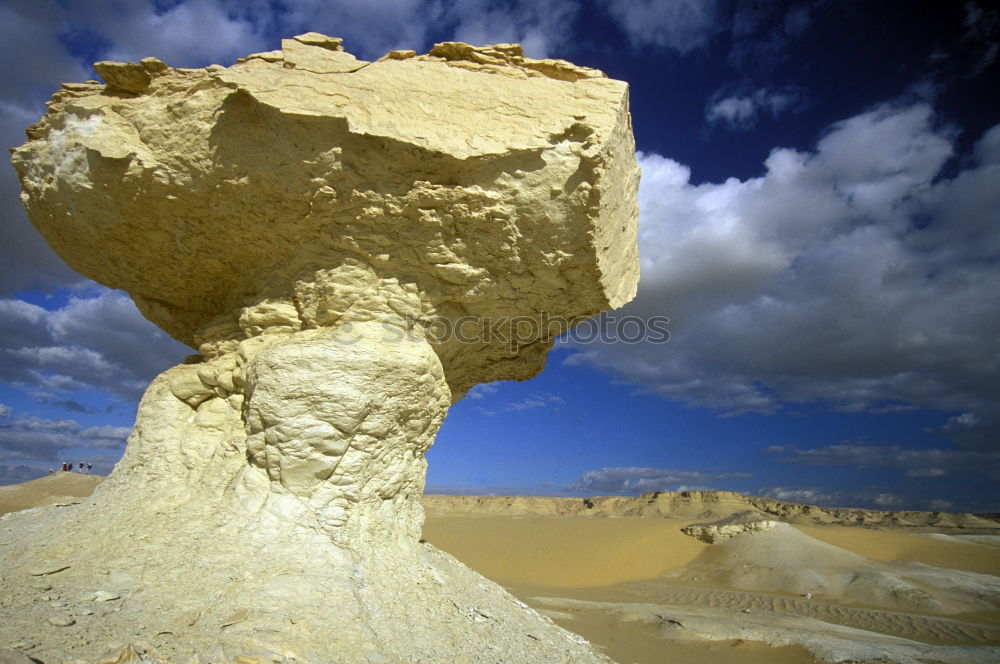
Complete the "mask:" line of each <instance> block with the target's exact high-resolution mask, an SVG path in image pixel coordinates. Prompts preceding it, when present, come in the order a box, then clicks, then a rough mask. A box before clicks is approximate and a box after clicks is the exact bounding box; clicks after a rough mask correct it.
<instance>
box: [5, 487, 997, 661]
mask: <svg viewBox="0 0 1000 664" xmlns="http://www.w3.org/2000/svg"><path fill="white" fill-rule="evenodd" d="M101 480H102V478H101V477H99V476H87V475H79V474H73V473H57V474H55V475H51V476H47V477H42V478H40V479H37V480H33V481H31V482H26V483H24V484H19V485H13V486H6V487H0V513H6V512H13V511H18V510H24V509H31V508H34V507H36V506H56V505H60V504H67V503H72V502H77V501H80V500H83V499H85V498H86V496H87V495H89V493H90V491H91V490H92V489H93V488H94V487H95V486H97V485H98V484H99V483H100V482H101ZM601 500H602V499H598V502H601ZM651 500H652V501H653V502H657V501H658V502H660V503H661V505H662V504H664V503H665V502H668V503H669V504H670V505H672V506H673V509H674V510H675V512H676V513H677V514H682V515H686V516H685V517H684V518H669V517H668V516H664V515H662V514H661V515H658V516H645V517H640V516H624V517H623V516H616V515H615V513H621V512H627V513H635V512H636V506H637V505H648V504H650V501H651ZM749 500H753V499H752V498H744V499H743V500H736V499H735V498H733V496H731V495H726V494H721V495H715V496H713V495H711V494H700V493H698V492H690V493H687V494H686V495H681V494H672V495H668V496H664V495H662V494H660V495H657V496H656V497H655V498H650V497H648V496H647V497H642V498H614V499H610V498H609V499H606V500H604V504H605V510H604V511H602V512H598V513H597V514H600V516H596V517H595V516H580V515H579V514H577V513H576V512H577V510H576V508H575V507H574V506H575V505H578V504H579V505H581V506H583V507H582V509H583V512H580V514H590V515H593V514H595V512H594V511H593V507H587V506H586V505H585V503H584V501H583V500H582V499H576V498H570V499H545V498H506V499H481V498H467V497H457V496H456V497H452V496H426V497H425V504H426V505H427V511H428V514H429V515H428V517H427V519H426V521H425V524H424V528H423V535H424V538H425V539H427V540H428V541H429V542H431V543H432V544H434V545H435V546H437V547H439V548H440V549H442V550H444V551H446V552H448V553H450V554H452V555H453V556H455V557H456V558H458V559H459V560H460V561H462V562H463V563H465V564H467V565H469V566H470V567H472V568H473V569H474V570H475V571H477V572H479V573H481V574H483V575H484V576H486V577H488V578H490V579H492V580H493V581H495V582H497V583H499V584H501V585H503V586H504V587H506V589H507V590H509V591H510V592H511V593H513V594H514V595H515V596H516V597H519V598H520V599H522V600H524V601H525V602H526V603H527V604H528V605H529V606H531V607H532V608H534V609H536V610H537V611H539V612H541V613H542V614H543V615H545V616H548V617H549V618H550V619H552V620H554V621H555V622H556V623H557V624H559V625H560V626H562V627H564V628H566V629H569V630H571V631H573V632H576V633H578V634H580V635H582V636H583V637H584V638H586V639H587V640H589V641H590V642H591V643H592V644H593V645H594V646H595V647H597V649H598V650H600V651H602V652H604V653H605V654H607V655H608V656H609V657H611V658H612V659H614V660H615V661H617V662H620V663H621V664H630V663H633V662H635V663H639V664H647V663H653V662H657V663H658V662H665V661H670V662H685V663H691V664H701V663H706V664H707V663H709V662H712V663H715V662H733V663H734V664H806V663H813V662H848V661H851V662H876V661H877V662H917V663H930V662H956V663H959V662H983V663H985V662H993V661H997V657H998V655H1000V648H998V647H997V646H998V645H1000V524H995V527H993V528H990V527H989V526H988V524H989V523H990V522H989V520H986V522H985V525H984V524H982V523H981V524H979V525H980V527H978V528H970V527H966V528H962V529H959V528H956V527H951V526H945V527H942V528H939V530H945V531H948V532H944V533H942V532H931V531H932V530H933V528H932V527H930V526H927V525H926V524H923V525H921V524H919V521H920V520H921V518H923V519H925V520H937V521H942V520H943V521H945V522H948V523H952V522H955V521H956V520H957V521H961V520H962V519H963V517H961V516H958V515H931V514H925V515H924V516H923V517H920V516H919V514H914V513H910V515H909V517H908V519H909V520H910V521H912V522H915V523H917V524H918V525H913V526H908V527H896V528H893V529H887V528H885V527H882V528H879V529H874V528H864V527H858V526H844V525H837V524H833V525H795V526H793V525H789V524H787V523H784V522H780V521H778V522H777V523H774V521H773V519H774V515H773V514H764V513H761V514H759V515H754V514H752V513H750V512H749V511H748V510H741V509H739V508H743V507H746V506H747V504H748V503H747V501H749ZM482 505H487V507H486V508H485V509H483V510H482V512H484V514H482V515H481V516H477V514H478V512H477V510H476V507H477V506H482ZM504 505H506V509H507V510H508V511H509V515H504V514H503V511H504V509H503V508H502V506H504ZM611 505H613V506H614V507H613V508H612V507H610V506H611ZM449 507H451V508H453V509H451V510H449ZM779 508H780V509H778V510H775V511H781V510H785V511H791V512H794V511H795V510H790V509H786V508H784V507H781V506H779ZM44 509H54V507H47V508H44ZM726 509H732V510H739V511H737V512H734V513H732V514H730V515H728V516H727V517H723V518H722V519H721V520H718V522H719V523H723V524H746V523H753V522H754V519H755V518H756V519H764V518H765V517H768V519H767V520H768V521H771V522H772V523H774V525H772V526H769V527H768V528H764V529H759V530H752V529H748V530H747V531H746V532H739V533H736V534H734V535H731V536H728V537H725V538H722V539H717V540H716V541H715V543H713V544H709V543H706V542H705V541H701V540H699V539H697V538H696V537H693V536H691V535H687V534H685V533H684V532H683V531H682V529H683V528H684V527H685V526H689V525H691V524H692V523H695V522H703V521H704V520H703V519H702V520H699V519H696V518H695V516H696V515H697V514H699V513H700V514H702V515H706V514H707V515H708V517H711V518H714V517H716V516H717V515H718V514H719V513H721V512H724V511H725V510H726ZM817 509H818V508H817ZM559 514H568V515H569V516H559ZM893 518H895V517H894V515H893V514H892V513H888V512H887V513H881V514H879V513H873V514H869V515H867V519H868V520H870V521H886V520H892V519H893ZM965 520H966V521H968V519H965ZM976 523H979V522H978V521H977V522H976ZM6 645H11V644H0V647H2V646H6Z"/></svg>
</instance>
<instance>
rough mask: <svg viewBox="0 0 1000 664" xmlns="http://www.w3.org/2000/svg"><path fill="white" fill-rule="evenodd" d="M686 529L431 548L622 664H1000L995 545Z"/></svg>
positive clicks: (629, 522)
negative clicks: (727, 535)
mask: <svg viewBox="0 0 1000 664" xmlns="http://www.w3.org/2000/svg"><path fill="white" fill-rule="evenodd" d="M689 523H691V520H690V519H657V518H648V517H647V518H638V517H637V518H629V517H619V518H605V519H593V518H574V517H551V516H547V517H528V516H518V517H502V516H496V515H489V516H482V517H475V516H469V515H467V514H466V515H463V516H429V517H428V519H427V522H426V524H425V527H424V536H425V537H426V538H427V539H428V540H429V541H430V542H431V543H432V544H434V545H435V546H438V547H439V548H441V549H443V550H445V551H448V552H449V553H451V554H452V555H454V556H455V557H456V558H458V559H459V560H461V561H462V562H464V563H466V564H467V565H469V566H470V567H472V568H473V569H475V570H477V571H479V572H480V573H482V574H484V575H485V576H487V577H490V578H493V579H494V580H496V581H498V582H500V583H501V584H503V585H505V586H507V587H508V589H510V590H511V591H512V592H513V593H514V594H515V595H517V596H518V597H521V598H522V599H524V600H525V601H526V602H528V604H529V605H531V606H533V607H534V608H536V609H538V610H540V611H542V612H543V613H545V614H546V615H549V616H550V617H551V618H552V619H553V620H555V621H556V622H557V623H559V624H560V625H562V626H563V627H566V628H567V629H570V630H573V631H575V632H577V633H579V634H581V635H583V636H584V637H586V638H587V639H589V640H590V641H591V642H592V643H594V644H595V645H598V646H599V647H600V648H601V649H603V650H604V651H605V652H606V653H607V654H608V655H609V656H611V657H612V658H614V659H616V660H617V661H619V662H622V664H628V663H631V662H637V663H640V664H647V663H649V664H652V663H654V662H656V663H659V662H664V661H677V662H692V663H694V664H697V663H700V662H720V661H722V662H733V663H734V664H741V663H746V664H749V663H751V662H773V663H776V664H781V663H783V662H786V663H806V662H837V661H855V662H864V661H872V662H874V661H886V662H891V661H898V662H992V661H1000V648H997V647H996V646H998V645H1000V578H998V576H997V575H1000V538H998V537H996V536H995V535H979V536H967V537H965V536H961V535H958V536H956V535H941V534H934V533H930V532H927V530H929V529H918V530H919V532H912V530H913V529H910V530H907V531H896V530H871V529H865V528H857V527H845V526H814V525H809V526H795V527H793V526H790V525H786V524H780V525H779V526H778V527H776V528H775V529H774V530H773V531H770V532H764V533H746V534H742V535H739V536H737V537H734V538H732V539H730V540H726V541H725V542H721V543H717V544H711V545H709V544H705V543H702V542H700V541H697V540H695V539H694V538H692V537H689V536H687V535H684V534H683V533H681V531H680V528H681V527H682V526H684V525H687V524H689ZM768 644H770V646H769V645H768ZM882 657H887V658H888V659H883V660H880V659H879V658H882Z"/></svg>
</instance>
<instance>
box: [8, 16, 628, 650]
mask: <svg viewBox="0 0 1000 664" xmlns="http://www.w3.org/2000/svg"><path fill="white" fill-rule="evenodd" d="M96 68H97V71H98V72H99V73H100V74H101V75H102V76H103V77H104V78H105V81H106V83H105V84H100V83H97V82H89V83H84V84H67V85H65V86H64V88H63V90H61V91H60V92H59V93H57V94H56V95H55V96H54V97H53V100H52V102H51V104H50V108H49V111H48V112H47V113H46V115H45V117H44V118H42V120H41V121H40V122H39V123H37V124H35V125H33V126H32V127H31V128H30V129H29V130H28V136H29V139H30V140H29V141H28V142H27V143H26V144H25V145H24V146H22V147H20V148H18V149H17V150H15V151H14V154H13V162H14V165H15V167H16V169H17V170H18V173H19V175H20V178H21V184H22V188H23V191H24V193H23V200H24V202H25V205H26V207H27V209H28V212H29V216H30V217H31V219H32V222H33V223H34V224H35V225H36V227H37V228H38V229H39V230H40V231H41V232H42V233H43V235H45V237H46V238H47V240H48V241H49V242H50V244H51V245H52V246H53V248H54V249H55V250H56V251H57V252H58V253H59V254H60V255H61V256H63V257H64V258H65V259H66V260H67V262H68V263H69V264H70V265H71V266H73V267H74V268H76V269H77V270H79V271H80V272H82V273H83V274H85V275H86V276H88V277H91V278H93V279H95V280H97V281H100V282H101V283H104V284H106V285H108V286H111V287H114V288H122V289H125V290H127V291H128V292H129V293H130V294H131V295H132V297H133V299H134V300H135V301H136V303H137V305H138V306H139V307H140V309H141V310H142V312H143V313H144V314H145V315H146V316H147V317H148V318H149V319H150V320H152V321H153V322H154V323H156V324H157V325H159V326H160V327H161V328H163V329H164V330H166V331H167V332H168V333H170V334H171V335H172V336H174V337H175V338H177V339H179V340H181V341H184V342H186V343H188V344H191V345H192V346H193V347H195V348H197V349H198V355H196V356H192V357H191V358H189V360H188V361H187V362H186V363H185V364H182V365H179V366H177V367H174V368H172V369H170V370H168V371H166V372H164V373H163V374H162V375H160V376H159V377H157V378H156V379H155V380H154V381H153V383H152V384H151V385H150V386H149V388H148V390H147V392H146V394H145V396H144V397H143V400H142V402H141V404H140V407H139V412H138V415H137V419H136V426H135V430H134V432H133V434H132V436H131V437H130V438H129V443H128V448H127V450H126V453H125V456H124V458H123V459H122V461H121V462H120V463H119V465H118V466H117V467H116V469H115V471H114V472H113V473H112V475H111V476H109V478H108V480H107V481H106V482H105V483H104V484H102V486H101V487H100V488H99V489H98V490H97V491H96V492H95V494H94V496H93V498H92V499H91V500H89V501H88V502H86V503H85V504H81V505H79V506H75V507H72V508H63V511H60V512H54V511H51V510H49V511H47V512H44V518H42V517H41V516H39V515H37V514H36V515H34V516H33V517H31V518H29V516H27V515H11V516H10V517H7V518H5V520H4V521H3V523H2V525H0V539H2V540H3V541H4V543H9V542H17V545H16V546H14V547H13V548H12V547H3V548H0V555H3V556H8V557H11V563H10V567H6V565H7V563H6V561H5V563H4V564H5V570H8V569H9V571H10V572H11V574H12V575H13V577H15V578H20V577H19V576H18V575H20V574H22V573H23V574H24V578H25V579H27V578H28V576H29V573H28V571H27V570H28V567H29V566H28V565H27V564H24V563H22V562H21V561H23V560H28V559H31V558H33V557H36V558H41V559H43V562H44V564H46V565H48V564H60V565H61V564H65V565H67V567H66V568H65V571H64V572H61V573H60V575H59V577H58V580H59V581H60V583H63V582H65V583H67V584H69V586H70V587H77V588H84V589H86V590H88V591H90V592H91V594H93V593H94V592H98V591H101V592H107V593H112V594H116V595H118V596H119V597H120V598H121V600H120V601H119V602H109V603H108V604H118V606H116V607H113V608H111V609H104V608H102V609H101V610H100V612H98V610H97V609H94V608H93V607H92V606H90V605H88V606H87V607H86V608H83V609H79V610H78V611H77V612H76V613H74V612H73V611H74V610H75V609H73V606H75V605H74V604H72V603H69V605H68V606H66V607H65V608H68V609H69V613H68V614H67V615H69V616H70V618H72V619H73V620H74V621H75V622H74V623H73V624H70V625H65V626H61V627H59V629H60V630H62V632H61V633H60V634H59V635H56V636H52V635H51V634H48V633H47V632H45V628H44V626H43V627H38V626H37V625H38V623H39V620H38V617H39V616H37V615H36V614H37V613H38V609H37V606H38V604H37V601H36V600H37V597H36V596H35V594H34V593H33V592H32V591H31V589H30V587H29V586H25V588H19V587H16V588H15V589H14V590H12V591H11V594H10V600H9V601H8V602H7V603H6V604H5V606H3V607H2V610H3V612H4V613H5V614H9V615H10V616H11V619H10V620H7V621H0V622H2V625H3V626H2V627H0V637H3V638H7V639H10V638H12V635H18V634H21V633H38V634H40V636H38V637H37V640H38V644H37V645H36V646H34V647H35V648H36V651H37V653H39V655H40V656H42V658H43V659H44V658H45V657H65V656H69V655H72V656H74V657H80V656H84V657H96V656H98V655H100V652H99V651H100V650H101V649H102V647H104V646H107V645H108V643H110V642H111V641H122V642H126V643H131V642H135V640H137V639H142V640H143V643H144V644H145V645H143V648H144V650H143V652H144V653H150V652H158V653H162V654H163V656H164V657H168V658H172V657H179V656H183V657H187V656H190V655H192V654H195V653H201V654H208V655H210V656H216V655H214V654H213V653H214V652H215V650H216V649H219V650H221V652H222V657H223V659H224V658H228V657H233V656H235V655H236V654H239V653H247V652H250V651H255V649H256V651H260V652H265V653H266V656H267V657H272V658H273V656H275V655H276V654H280V655H281V656H282V657H285V656H286V655H284V654H282V653H283V652H285V651H287V652H290V653H294V657H295V658H297V659H303V658H307V659H308V658H309V657H312V658H318V660H317V661H324V662H335V661H345V662H348V661H349V662H407V661H413V662H416V661H421V662H485V661H503V662H531V663H532V664H535V663H536V662H550V661H551V662H557V661H558V662H563V661H566V662H570V661H572V662H588V661H591V662H596V661H602V660H603V658H602V657H600V656H599V655H597V654H596V653H594V652H593V651H591V650H590V649H589V646H587V645H586V644H585V643H582V642H581V641H580V640H579V639H578V638H577V637H574V636H573V635H570V634H569V633H567V632H564V631H562V630H560V629H559V628H557V627H555V626H554V625H552V624H551V623H549V622H548V621H547V620H546V619H543V618H542V617H540V616H538V615H537V614H534V613H533V612H531V611H530V610H528V609H526V608H524V607H523V605H520V604H519V603H518V602H517V601H516V600H514V599H513V598H511V597H509V596H508V595H506V593H504V592H503V590H502V589H500V588H498V587H496V586H494V585H492V584H490V583H489V582H487V581H486V580H485V579H482V578H480V577H478V576H476V575H475V574H473V573H471V572H469V571H468V570H466V569H464V568H463V567H462V566H461V565H459V564H457V563H455V562H454V561H453V560H451V559H450V558H448V557H447V556H444V555H443V554H440V553H438V552H436V551H434V550H433V549H431V548H430V547H428V546H426V545H421V544H419V543H418V538H419V533H420V527H421V523H422V519H423V512H422V509H421V507H420V504H419V497H420V495H421V494H422V492H423V485H424V472H425V461H424V453H425V452H426V451H427V449H428V448H429V447H430V445H431V443H432V442H433V438H434V435H435V433H436V431H437V429H438V427H439V426H440V424H441V422H442V420H443V419H444V417H445V414H446V412H447V409H448V406H449V404H450V403H452V402H454V401H455V400H457V399H459V398H461V396H462V395H463V394H464V393H465V392H466V391H467V390H468V389H469V388H470V387H471V386H472V385H475V384H476V383H479V382H483V381H492V380H499V379H525V378H530V377H531V376H533V375H535V374H536V373H537V372H538V371H540V370H541V368H542V366H543V365H544V360H545V355H546V352H547V351H548V349H549V348H550V347H551V344H552V340H553V338H554V337H555V336H556V335H558V334H559V333H561V332H562V331H564V330H565V329H566V328H567V326H568V325H570V324H572V323H573V322H576V321H578V320H580V319H582V318H585V317H589V316H591V315H593V314H595V313H597V312H599V311H603V310H605V309H609V308H614V307H618V306H620V305H622V304H624V303H625V302H627V301H628V300H629V299H631V298H632V297H633V295H634V293H635V286H636V281H637V278H638V259H637V254H636V244H635V236H636V221H637V208H636V190H637V186H638V177H639V172H638V167H637V165H636V163H635V157H634V144H633V139H632V131H631V126H630V120H629V114H628V103H627V87H626V85H625V84H624V83H622V82H620V81H614V80H610V79H608V78H606V77H604V76H603V74H601V73H600V72H597V71H595V70H591V69H586V68H581V67H576V66H574V65H572V64H570V63H567V62H563V61H556V60H530V59H527V58H524V57H523V55H522V54H521V51H520V47H519V46H517V45H510V44H500V45H495V46H491V47H485V48H474V47H471V46H468V45H466V44H458V43H446V44H439V45H437V46H435V47H434V49H432V50H431V52H430V53H429V54H427V55H420V56H418V55H416V54H415V53H413V52H411V51H393V52H392V53H390V54H388V55H387V56H386V57H384V58H382V59H380V60H379V61H376V62H364V61H361V60H358V59H356V58H355V57H354V56H352V55H350V54H348V53H347V52H346V51H344V50H343V47H342V44H341V41H340V40H339V39H336V38H332V37H327V36H324V35H319V34H316V33H308V34H306V35H300V36H299V37H296V38H294V39H289V40H284V41H283V42H282V48H281V50H280V51H271V52H267V53H259V54H254V55H251V56H249V57H247V58H244V59H242V60H241V61H240V62H239V63H237V64H236V65H234V66H232V67H229V68H223V67H219V66H214V65H213V66H211V67H207V68H205V69H199V70H184V69H172V68H170V67H168V66H166V65H165V64H164V63H162V62H160V61H159V60H156V59H155V58H146V59H144V60H142V62H141V63H139V64H133V63H111V62H104V63H99V64H98V65H97V66H96ZM32 519H33V520H32ZM82 523H85V524H87V526H88V527H87V528H86V529H83V528H81V526H80V524H82ZM22 567H24V569H23V570H22ZM25 583H27V581H25ZM53 585H55V584H53ZM15 586H16V584H15ZM57 590H58V588H57ZM66 592H69V591H68V590H67V591H66ZM59 603H60V604H63V605H67V603H66V602H63V601H61V600H59ZM115 609H117V610H115ZM87 611H90V613H87ZM60 615H62V614H60ZM233 616H238V617H239V619H234V618H233ZM43 622H44V621H43ZM31 630H35V632H31ZM67 630H70V631H72V630H76V631H77V632H78V633H79V634H81V635H83V637H84V638H83V639H82V640H81V641H79V643H78V642H77V641H75V640H70V641H69V642H70V643H72V644H73V645H70V646H67V645H65V644H66V643H68V642H67V641H66V640H65V638H64V637H65V633H66V631H67ZM265 637H266V638H265ZM47 648H48V649H49V650H46V649H47ZM282 649H284V650H282ZM36 651H32V656H35V652H36ZM158 656H159V655H158ZM289 656H290V655H289Z"/></svg>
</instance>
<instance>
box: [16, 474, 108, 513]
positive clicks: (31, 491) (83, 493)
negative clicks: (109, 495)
mask: <svg viewBox="0 0 1000 664" xmlns="http://www.w3.org/2000/svg"><path fill="white" fill-rule="evenodd" d="M103 479H104V477H102V476H101V475H86V474H83V473H69V472H58V473H53V474H52V475H46V476H45V477H39V478H38V479H37V480H31V481H30V482H23V483H21V484H12V485H8V486H0V515H3V514H7V513H9V512H18V511H20V510H26V509H29V508H31V507H39V506H41V505H72V504H75V503H78V502H80V501H81V499H83V498H86V497H87V496H89V495H90V494H91V493H93V492H94V488H95V487H96V486H97V485H98V484H100V483H101V481H102V480H103Z"/></svg>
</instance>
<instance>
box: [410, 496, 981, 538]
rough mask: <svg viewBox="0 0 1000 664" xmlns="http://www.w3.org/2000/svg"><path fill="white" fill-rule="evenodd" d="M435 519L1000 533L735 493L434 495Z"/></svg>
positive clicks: (970, 519) (946, 517)
mask: <svg viewBox="0 0 1000 664" xmlns="http://www.w3.org/2000/svg"><path fill="white" fill-rule="evenodd" d="M422 502H423V505H424V509H425V510H426V512H427V513H428V514H430V515H435V516H445V515H451V516H458V515H463V514H464V515H470V516H471V515H496V516H567V517H569V516H575V517H596V518H600V517H616V516H617V517H621V516H626V517H661V518H668V519H692V520H695V519H701V520H704V519H723V518H726V517H729V516H731V515H733V514H738V513H743V512H746V513H749V514H754V515H757V517H759V518H762V519H768V518H771V519H773V520H776V521H784V522H788V523H797V524H830V525H837V524H840V525H849V526H864V527H873V528H883V527H884V528H918V527H934V528H937V529H944V530H947V529H950V528H954V529H977V530H978V529H982V530H983V531H984V532H985V531H990V530H996V531H997V532H1000V521H997V520H995V519H992V518H990V517H989V516H987V515H976V514H969V513H964V512H958V513H950V512H917V511H880V510H869V509H862V508H856V507H818V506H816V505H805V504H802V503H792V502H787V501H783V500H778V499H775V498H766V497H762V496H745V495H743V494H740V493H736V492H733V491H658V492H651V493H644V494H642V495H640V496H637V497H629V496H593V497H589V498H562V497H543V496H452V495H442V494H433V495H425V496H424V497H423V499H422Z"/></svg>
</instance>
